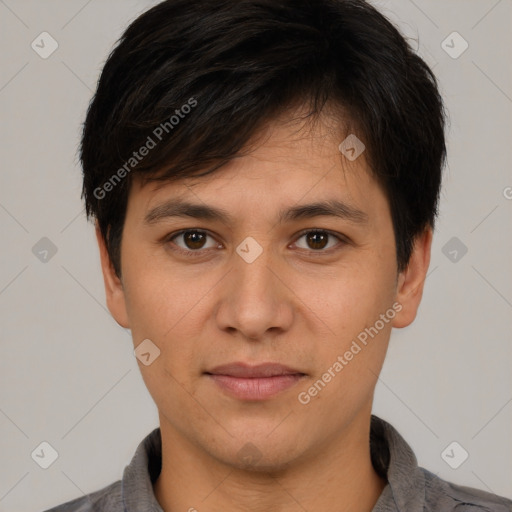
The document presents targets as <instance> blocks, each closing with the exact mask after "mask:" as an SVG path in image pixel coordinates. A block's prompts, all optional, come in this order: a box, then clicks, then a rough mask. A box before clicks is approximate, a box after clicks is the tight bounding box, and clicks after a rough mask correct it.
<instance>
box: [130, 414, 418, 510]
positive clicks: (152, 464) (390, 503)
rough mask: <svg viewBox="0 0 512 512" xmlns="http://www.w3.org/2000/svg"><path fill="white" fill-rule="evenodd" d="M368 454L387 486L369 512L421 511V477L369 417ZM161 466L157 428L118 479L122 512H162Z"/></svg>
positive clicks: (396, 440)
mask: <svg viewBox="0 0 512 512" xmlns="http://www.w3.org/2000/svg"><path fill="white" fill-rule="evenodd" d="M370 452H371V457H372V464H373V466H374V467H375V470H376V471H377V473H379V474H380V475H381V476H383V477H384V478H385V479H386V480H387V482H388V484H387V485H386V487H385V488H384V490H383V492H382V493H381V495H380V497H379V499H378V500H377V503H376V504H375V506H374V508H373V510H372V512H422V511H423V510H424V506H425V477H424V473H423V472H422V471H421V468H419V467H418V463H417V460H416V456H415V455H414V453H413V451H412V449H411V448H410V447H409V445H408V444H407V443H406V441H405V440H404V439H403V437H402V436H401V435H400V434H399V433H398V432H397V431H396V430H395V429H394V428H393V427H392V426H391V425H390V424H389V423H387V422H386V421H384V420H382V419H380V418H378V417H377V416H372V417H371V424H370ZM161 467H162V438H161V433H160V429H159V428H156V429H155V430H153V431H152V432H151V433H150V434H149V435H148V436H147V437H146V438H145V439H144V440H143V441H142V442H141V443H140V444H139V446H138V447H137V450H136V452H135V455H134V456H133V458H132V460H131V462H130V464H128V466H126V468H125V470H124V473H123V479H122V490H121V492H122V498H123V505H124V510H125V512H163V510H162V508H161V507H160V505H159V504H158V501H157V500H156V498H155V495H154V492H153V483H154V482H155V481H156V479H157V478H158V475H159V474H160V471H161Z"/></svg>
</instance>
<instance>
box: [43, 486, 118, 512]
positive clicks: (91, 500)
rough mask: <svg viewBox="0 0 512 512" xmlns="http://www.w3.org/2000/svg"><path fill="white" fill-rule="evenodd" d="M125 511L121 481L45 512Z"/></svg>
mask: <svg viewBox="0 0 512 512" xmlns="http://www.w3.org/2000/svg"><path fill="white" fill-rule="evenodd" d="M103 511H105V512H107V511H108V512H118V511H119V512H124V505H123V499H122V495H121V481H120V480H119V481H117V482H114V483H113V484H110V485H108V486H107V487H104V488H103V489H100V490H99V491H96V492H93V493H91V494H87V495H85V496H82V497H80V498H76V499H74V500H71V501H68V502H66V503H63V504H62V505H57V506H56V507H53V508H51V509H48V510H45V511H44V512H103Z"/></svg>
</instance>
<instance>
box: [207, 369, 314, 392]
mask: <svg viewBox="0 0 512 512" xmlns="http://www.w3.org/2000/svg"><path fill="white" fill-rule="evenodd" d="M205 375H206V376H207V377H208V378H209V379H211V380H212V381H213V382H214V383H215V384H216V385H217V386H218V387H219V388H220V389H221V390H222V391H223V392H225V393H227V394H228V395H230V396H233V397H235V398H238V399H240V400H250V401H261V400H267V399H269V398H271V397H273V396H275V395H277V394H278V393H281V392H282V391H285V390H287V389H289V388H291V387H292V386H294V385H296V384H297V383H298V382H299V381H300V380H302V379H303V378H304V377H306V374H305V373H303V372H301V371H299V370H296V369H294V368H290V367H288V366H284V365H281V364H279V363H263V364H259V365H256V366H251V365H248V364H245V363H231V364H227V365H222V366H217V367H215V368H213V369H212V370H209V371H207V372H205Z"/></svg>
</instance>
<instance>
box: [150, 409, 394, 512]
mask: <svg viewBox="0 0 512 512" xmlns="http://www.w3.org/2000/svg"><path fill="white" fill-rule="evenodd" d="M369 428H370V415H369V414H367V415H366V416H365V417H364V418H362V419H356V420H355V421H354V422H352V423H351V425H349V426H348V427H347V428H346V429H345V430H344V431H343V432H342V433H341V434H340V435H338V436H337V438H336V439H328V440H326V441H325V442H324V445H323V446H320V447H316V449H315V450H313V451H314V452H315V453H314V456H310V457H307V458H305V459H304V460H301V461H300V462H298V463H294V464H291V465H289V466H288V467H287V468H286V469H279V470H276V471H273V472H269V471H265V472H259V471H247V470H241V469H238V468H235V467H233V466H229V465H226V464H223V463H221V462H220V461H218V460H216V459H213V458H212V457H209V455H208V454H206V453H205V452H204V451H202V450H200V449H199V448H198V447H197V446H193V445H191V444H189V442H188V440H186V439H184V438H183V436H181V435H180V434H179V433H177V432H176V431H175V429H174V428H173V427H172V426H171V425H170V424H169V423H166V422H165V421H162V419H161V421H160V430H161V434H162V471H161V473H160V475H159V477H158V480H157V481H156V482H155V484H154V491H155V496H156V498H157V500H158V502H159V503H160V505H161V507H162V508H163V510H164V511H165V512H175V511H180V510H184V511H185V510H186V511H191V512H193V511H194V510H197V511H198V512H213V511H218V510H230V511H234V512H238V511H240V512H241V511H248V510H250V511H251V512H304V510H336V511H339V512H356V511H357V512H371V510H372V509H373V507H374V505H375V503H376V501H377V500H378V498H379V496H380V494H381V493H382V490H383V489H384V487H385V486H386V482H385V481H384V480H383V479H382V478H380V477H379V476H378V475H377V473H376V472H375V470H374V468H373V466H372V463H371V458H370V443H369Z"/></svg>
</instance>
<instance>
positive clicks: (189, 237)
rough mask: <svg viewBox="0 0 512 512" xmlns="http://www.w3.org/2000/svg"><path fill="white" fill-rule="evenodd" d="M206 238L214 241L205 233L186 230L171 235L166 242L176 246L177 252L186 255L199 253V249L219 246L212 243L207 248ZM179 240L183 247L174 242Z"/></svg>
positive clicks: (196, 230)
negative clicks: (179, 251) (180, 251)
mask: <svg viewBox="0 0 512 512" xmlns="http://www.w3.org/2000/svg"><path fill="white" fill-rule="evenodd" d="M207 238H211V239H212V240H214V239H213V237H212V236H211V235H209V234H208V233H207V232H206V231H201V230H198V229H187V230H184V231H180V232H179V233H175V234H173V235H171V236H170V237H169V238H168V239H167V240H168V241H169V242H172V243H173V244H174V245H176V246H177V247H178V248H179V250H182V251H184V252H185V253H187V254H188V253H191V252H200V249H211V248H214V247H218V246H219V244H218V243H216V242H215V241H213V242H212V243H211V244H210V246H207V245H206V240H207ZM180 239H181V240H182V242H183V244H184V245H180V244H179V243H176V242H175V240H180Z"/></svg>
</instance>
